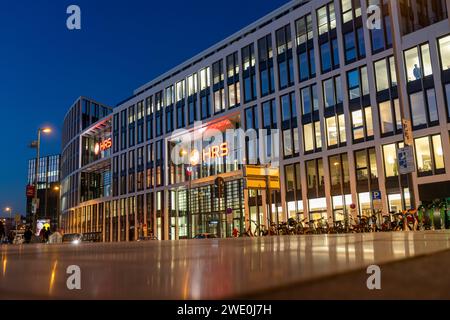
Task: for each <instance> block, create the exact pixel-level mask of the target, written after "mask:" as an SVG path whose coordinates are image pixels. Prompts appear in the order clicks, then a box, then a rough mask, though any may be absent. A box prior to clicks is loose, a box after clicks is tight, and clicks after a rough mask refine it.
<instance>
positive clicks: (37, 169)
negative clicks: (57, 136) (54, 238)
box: [32, 127, 52, 231]
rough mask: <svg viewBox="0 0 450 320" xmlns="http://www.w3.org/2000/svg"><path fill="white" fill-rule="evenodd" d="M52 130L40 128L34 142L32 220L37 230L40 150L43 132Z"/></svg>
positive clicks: (33, 226) (34, 228) (48, 132)
mask: <svg viewBox="0 0 450 320" xmlns="http://www.w3.org/2000/svg"><path fill="white" fill-rule="evenodd" d="M51 132H52V129H50V128H48V127H47V128H39V129H38V136H37V141H35V142H33V143H32V147H35V148H36V165H35V175H34V197H33V205H32V213H33V220H32V228H33V230H34V231H36V220H37V219H36V218H37V209H38V205H37V202H38V179H39V158H40V152H41V134H42V133H45V134H50V133H51Z"/></svg>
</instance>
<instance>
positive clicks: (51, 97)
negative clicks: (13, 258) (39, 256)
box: [0, 0, 289, 215]
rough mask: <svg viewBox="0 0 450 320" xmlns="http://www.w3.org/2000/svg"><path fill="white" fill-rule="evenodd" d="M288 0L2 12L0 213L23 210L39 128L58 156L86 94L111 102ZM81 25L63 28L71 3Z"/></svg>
mask: <svg viewBox="0 0 450 320" xmlns="http://www.w3.org/2000/svg"><path fill="white" fill-rule="evenodd" d="M287 2H289V1H288V0H226V1H220V0H189V1H180V0H173V1H149V0H127V1H123V0H122V1H118V0H114V1H113V0H72V1H66V0H27V1H24V0H14V1H7V2H6V1H4V2H3V3H2V4H1V9H0V43H1V45H0V108H1V110H2V113H1V115H2V137H1V138H0V150H1V157H0V208H1V212H0V215H3V214H4V208H5V207H6V206H10V207H12V208H13V210H14V213H18V212H20V213H22V214H25V186H26V176H27V161H28V159H30V158H33V157H34V156H35V150H34V149H29V148H28V147H27V146H28V144H29V143H30V142H31V141H32V140H33V139H36V131H37V128H39V127H40V126H43V125H46V124H48V125H51V126H52V128H54V133H53V134H52V135H51V136H49V137H44V138H43V141H42V149H41V152H42V153H43V154H44V155H48V154H56V153H60V149H61V138H60V136H61V127H62V122H63V118H64V115H65V113H66V112H67V110H68V108H69V107H70V106H71V104H72V103H73V101H75V100H76V98H77V97H78V96H80V95H84V96H88V97H92V98H93V99H96V100H98V101H100V102H103V103H105V104H108V105H111V106H115V105H116V104H117V103H118V102H120V101H121V100H123V99H124V98H127V97H128V96H130V95H131V94H132V91H133V90H134V89H136V88H137V87H139V86H141V85H142V84H144V83H146V82H148V81H150V80H152V79H153V78H154V77H156V76H158V75H160V74H161V73H164V72H165V71H168V70H169V69H170V68H172V67H174V66H176V65H178V64H179V63H182V62H183V61H185V60H187V59H189V58H190V57H192V56H194V55H195V54H197V53H199V52H201V51H202V50H204V49H206V48H208V47H209V46H211V45H213V44H215V43H216V42H219V41H220V40H222V39H224V38H225V37H227V36H229V35H231V34H233V33H234V32H236V31H238V30H239V29H241V28H242V27H245V26H246V25H248V24H250V23H252V22H253V21H255V20H257V19H258V18H261V17H262V16H264V15H265V14H267V13H269V12H271V11H272V10H274V9H276V8H278V7H280V6H281V5H283V4H285V3H287ZM71 4H76V5H79V6H80V7H81V11H82V30H80V31H69V30H68V29H67V28H66V19H67V17H68V15H67V14H66V9H67V7H68V6H69V5H71Z"/></svg>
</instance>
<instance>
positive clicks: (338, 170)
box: [333, 161, 349, 231]
mask: <svg viewBox="0 0 450 320" xmlns="http://www.w3.org/2000/svg"><path fill="white" fill-rule="evenodd" d="M340 165H341V163H340V162H338V161H336V162H335V163H334V166H335V168H336V179H337V180H338V183H339V186H340V188H341V190H340V191H341V201H342V211H343V213H344V219H345V229H346V230H347V231H348V225H349V224H348V223H349V221H348V220H349V219H348V211H347V204H346V201H345V194H344V193H345V192H344V179H343V177H342V170H341V168H340ZM333 220H336V217H335V216H334V214H333Z"/></svg>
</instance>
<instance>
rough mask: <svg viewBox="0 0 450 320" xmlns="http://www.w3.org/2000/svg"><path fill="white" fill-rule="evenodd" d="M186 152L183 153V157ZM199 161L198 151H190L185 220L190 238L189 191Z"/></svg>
mask: <svg viewBox="0 0 450 320" xmlns="http://www.w3.org/2000/svg"><path fill="white" fill-rule="evenodd" d="M186 154H187V152H186V153H185V155H186ZM199 161H200V153H199V152H198V150H196V149H194V150H192V152H191V154H190V155H189V163H190V166H189V167H188V169H187V173H188V175H189V192H188V204H187V209H188V212H187V218H188V237H189V238H191V235H192V230H191V190H192V175H193V174H194V167H195V166H196V165H198V163H199Z"/></svg>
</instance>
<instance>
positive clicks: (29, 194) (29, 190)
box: [27, 185, 36, 198]
mask: <svg viewBox="0 0 450 320" xmlns="http://www.w3.org/2000/svg"><path fill="white" fill-rule="evenodd" d="M35 190H36V189H35V187H34V186H33V185H28V186H27V198H33V197H34V193H35Z"/></svg>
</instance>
